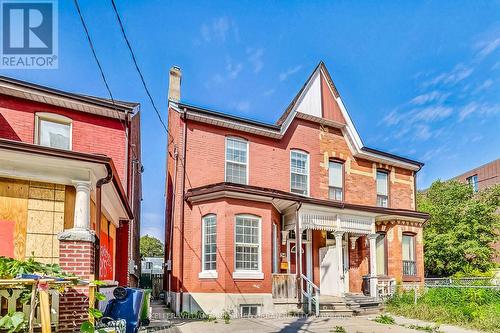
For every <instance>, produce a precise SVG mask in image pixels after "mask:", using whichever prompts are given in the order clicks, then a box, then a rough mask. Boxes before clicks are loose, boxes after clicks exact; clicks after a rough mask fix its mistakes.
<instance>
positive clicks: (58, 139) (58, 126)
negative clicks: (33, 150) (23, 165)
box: [35, 112, 72, 150]
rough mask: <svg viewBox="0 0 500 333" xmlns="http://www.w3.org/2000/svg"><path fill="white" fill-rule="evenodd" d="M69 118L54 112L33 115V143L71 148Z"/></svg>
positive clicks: (70, 123)
mask: <svg viewBox="0 0 500 333" xmlns="http://www.w3.org/2000/svg"><path fill="white" fill-rule="evenodd" d="M71 132H72V122H71V119H70V118H68V117H65V116H61V115H58V114H54V113H45V112H40V113H37V114H36V115H35V144H39V145H40V146H46V147H51V148H58V149H67V150H70V149H71Z"/></svg>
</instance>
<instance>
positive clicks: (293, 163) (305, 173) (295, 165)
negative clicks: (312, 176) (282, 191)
mask: <svg viewBox="0 0 500 333" xmlns="http://www.w3.org/2000/svg"><path fill="white" fill-rule="evenodd" d="M308 185H309V162H308V155H307V154H305V153H301V152H297V151H292V152H291V154H290V191H291V192H293V193H297V194H302V195H308V191H307V190H308V187H309V186H308Z"/></svg>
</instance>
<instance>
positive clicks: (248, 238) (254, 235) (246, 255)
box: [233, 215, 264, 279]
mask: <svg viewBox="0 0 500 333" xmlns="http://www.w3.org/2000/svg"><path fill="white" fill-rule="evenodd" d="M234 244H235V251H234V254H235V271H234V273H233V278H249V279H252V278H255V279H262V278H263V277H264V276H263V274H262V272H261V270H262V267H261V219H260V218H259V217H257V216H253V215H237V216H236V219H235V230H234Z"/></svg>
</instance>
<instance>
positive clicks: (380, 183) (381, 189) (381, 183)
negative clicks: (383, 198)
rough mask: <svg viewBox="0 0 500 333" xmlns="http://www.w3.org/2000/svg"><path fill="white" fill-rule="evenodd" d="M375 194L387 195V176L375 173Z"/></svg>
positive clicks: (382, 173) (378, 172)
mask: <svg viewBox="0 0 500 333" xmlns="http://www.w3.org/2000/svg"><path fill="white" fill-rule="evenodd" d="M377 194H381V195H387V174H386V173H385V172H380V171H377Z"/></svg>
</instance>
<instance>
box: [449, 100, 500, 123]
mask: <svg viewBox="0 0 500 333" xmlns="http://www.w3.org/2000/svg"><path fill="white" fill-rule="evenodd" d="M497 113H500V104H488V103H478V102H470V103H469V104H467V105H466V106H464V107H463V108H462V109H461V110H460V114H459V117H458V120H459V121H463V120H464V119H466V118H467V117H469V116H471V115H472V114H477V115H481V116H483V117H485V116H490V115H494V114H497Z"/></svg>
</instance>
